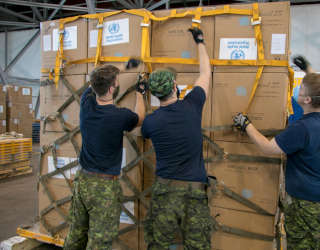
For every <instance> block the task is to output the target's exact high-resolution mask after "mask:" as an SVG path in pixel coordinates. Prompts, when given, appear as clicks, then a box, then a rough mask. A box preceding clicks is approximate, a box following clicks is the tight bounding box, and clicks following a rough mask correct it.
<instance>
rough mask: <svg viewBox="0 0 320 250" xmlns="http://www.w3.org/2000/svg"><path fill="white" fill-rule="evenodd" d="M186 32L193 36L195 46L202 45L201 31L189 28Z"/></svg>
mask: <svg viewBox="0 0 320 250" xmlns="http://www.w3.org/2000/svg"><path fill="white" fill-rule="evenodd" d="M188 31H190V32H191V34H192V36H193V39H194V41H195V42H196V44H199V43H204V39H203V33H202V30H201V29H198V28H191V29H188Z"/></svg>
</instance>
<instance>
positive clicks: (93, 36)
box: [89, 30, 98, 48]
mask: <svg viewBox="0 0 320 250" xmlns="http://www.w3.org/2000/svg"><path fill="white" fill-rule="evenodd" d="M97 42H98V30H91V31H90V35H89V48H96V47H97Z"/></svg>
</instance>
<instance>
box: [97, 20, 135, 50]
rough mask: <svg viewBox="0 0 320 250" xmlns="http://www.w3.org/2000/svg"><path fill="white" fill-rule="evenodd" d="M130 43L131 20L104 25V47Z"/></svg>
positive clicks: (115, 21)
mask: <svg viewBox="0 0 320 250" xmlns="http://www.w3.org/2000/svg"><path fill="white" fill-rule="evenodd" d="M128 42H129V19H128V18H125V19H119V20H113V21H110V22H105V23H104V24H103V32H102V45H103V46H107V45H114V44H120V43H128Z"/></svg>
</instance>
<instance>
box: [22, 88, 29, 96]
mask: <svg viewBox="0 0 320 250" xmlns="http://www.w3.org/2000/svg"><path fill="white" fill-rule="evenodd" d="M22 95H30V89H28V88H22Z"/></svg>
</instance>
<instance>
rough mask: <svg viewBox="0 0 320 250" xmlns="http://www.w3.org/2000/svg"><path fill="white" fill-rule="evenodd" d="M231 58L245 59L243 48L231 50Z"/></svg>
mask: <svg viewBox="0 0 320 250" xmlns="http://www.w3.org/2000/svg"><path fill="white" fill-rule="evenodd" d="M231 59H233V60H243V59H245V54H244V52H243V51H242V50H234V51H232V52H231Z"/></svg>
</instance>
